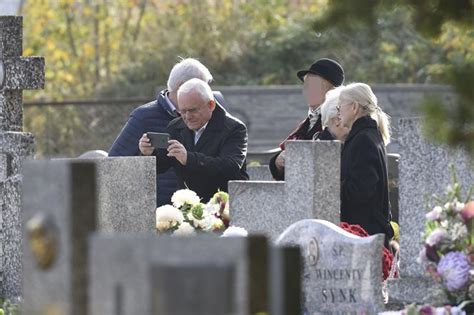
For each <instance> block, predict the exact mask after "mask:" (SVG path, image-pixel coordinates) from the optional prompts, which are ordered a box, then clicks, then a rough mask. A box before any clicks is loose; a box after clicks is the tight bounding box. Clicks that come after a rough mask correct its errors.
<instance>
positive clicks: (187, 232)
mask: <svg viewBox="0 0 474 315" xmlns="http://www.w3.org/2000/svg"><path fill="white" fill-rule="evenodd" d="M194 234H196V231H195V230H194V228H193V227H192V225H191V224H189V223H188V222H183V223H181V224H180V225H179V228H178V229H177V230H176V231H174V233H173V235H176V236H191V235H194Z"/></svg>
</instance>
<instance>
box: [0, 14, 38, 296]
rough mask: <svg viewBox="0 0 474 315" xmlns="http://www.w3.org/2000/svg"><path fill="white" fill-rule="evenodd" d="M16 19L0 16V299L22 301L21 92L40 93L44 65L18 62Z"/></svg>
mask: <svg viewBox="0 0 474 315" xmlns="http://www.w3.org/2000/svg"><path fill="white" fill-rule="evenodd" d="M22 25H23V18H22V17H21V16H0V296H2V297H4V298H9V299H14V298H16V297H18V296H20V295H21V269H22V266H21V203H20V201H21V200H20V198H21V187H22V186H21V183H22V176H21V169H22V163H23V160H24V159H25V158H28V157H32V156H33V153H34V139H33V136H32V135H31V134H30V133H23V132H21V131H22V130H23V127H22V126H23V121H22V120H23V119H22V116H23V108H22V95H23V89H36V88H43V86H44V59H43V58H41V57H21V55H22Z"/></svg>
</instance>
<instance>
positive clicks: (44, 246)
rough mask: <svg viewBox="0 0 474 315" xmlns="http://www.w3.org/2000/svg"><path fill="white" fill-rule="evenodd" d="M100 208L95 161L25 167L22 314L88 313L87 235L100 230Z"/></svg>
mask: <svg viewBox="0 0 474 315" xmlns="http://www.w3.org/2000/svg"><path fill="white" fill-rule="evenodd" d="M96 204H97V201H96V172H95V165H94V164H93V163H90V162H79V161H28V162H27V163H25V165H24V183H23V226H24V232H23V240H24V242H23V268H24V271H23V306H22V313H24V314H32V315H33V314H63V315H84V314H87V305H88V294H87V287H88V281H89V280H90V278H89V277H88V274H87V270H88V268H87V266H88V264H89V251H88V248H87V237H88V235H89V234H90V233H91V232H92V231H94V230H95V229H96V227H97V207H96Z"/></svg>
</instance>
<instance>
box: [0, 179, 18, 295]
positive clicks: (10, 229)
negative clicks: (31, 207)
mask: <svg viewBox="0 0 474 315" xmlns="http://www.w3.org/2000/svg"><path fill="white" fill-rule="evenodd" d="M20 192H21V176H20V175H17V176H12V177H9V178H8V179H6V180H5V181H0V211H1V217H2V219H1V220H0V221H1V222H0V246H1V247H2V250H1V254H2V255H1V256H0V260H1V264H0V265H1V266H0V273H1V274H2V276H1V278H2V282H1V284H0V296H1V297H4V298H8V299H15V298H17V297H19V296H20V295H21V272H22V270H21V257H22V255H21V202H20V201H21V196H20Z"/></svg>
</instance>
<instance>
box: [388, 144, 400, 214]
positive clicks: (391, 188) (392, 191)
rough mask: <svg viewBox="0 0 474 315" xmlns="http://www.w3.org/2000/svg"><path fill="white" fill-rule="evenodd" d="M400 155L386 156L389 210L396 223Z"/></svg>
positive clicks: (390, 154)
mask: <svg viewBox="0 0 474 315" xmlns="http://www.w3.org/2000/svg"><path fill="white" fill-rule="evenodd" d="M399 164H400V154H395V153H389V154H387V168H388V194H389V201H390V209H391V211H392V220H393V221H395V222H398V217H399V216H398V214H399V203H398V201H399V198H400V193H399V182H400V176H399V175H400V174H399V173H400V172H399Z"/></svg>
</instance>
